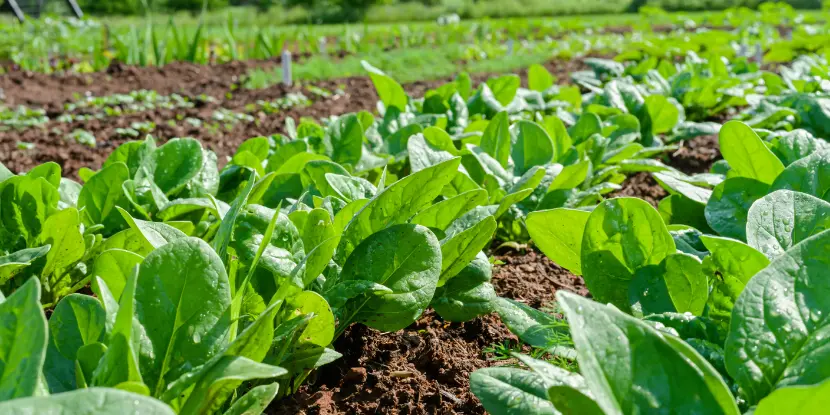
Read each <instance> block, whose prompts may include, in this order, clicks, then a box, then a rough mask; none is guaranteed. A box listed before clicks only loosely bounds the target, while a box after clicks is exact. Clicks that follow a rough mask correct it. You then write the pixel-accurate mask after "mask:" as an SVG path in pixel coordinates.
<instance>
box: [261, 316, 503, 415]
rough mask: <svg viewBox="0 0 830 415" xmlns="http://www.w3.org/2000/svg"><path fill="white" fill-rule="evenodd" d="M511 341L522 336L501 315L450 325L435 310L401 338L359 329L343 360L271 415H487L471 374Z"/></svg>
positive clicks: (349, 338) (342, 345)
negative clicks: (491, 349) (492, 350)
mask: <svg viewBox="0 0 830 415" xmlns="http://www.w3.org/2000/svg"><path fill="white" fill-rule="evenodd" d="M505 340H512V341H516V337H515V336H514V335H513V334H512V333H510V331H508V330H507V327H505V326H504V324H502V323H501V320H500V319H499V317H498V315H496V314H491V315H487V316H484V317H480V318H477V319H475V320H473V321H470V322H467V323H446V322H444V321H442V320H441V319H440V318H439V317H438V316H437V315H436V314H435V313H434V312H432V311H428V312H427V313H425V314H424V316H422V317H421V319H420V320H418V321H417V322H416V323H414V324H413V325H411V326H409V327H407V328H406V329H404V330H400V331H397V332H395V333H381V332H378V331H377V330H374V329H370V328H368V327H366V326H363V325H359V324H355V325H353V326H352V327H350V328H349V329H347V330H346V332H345V333H344V334H343V336H342V337H341V338H340V339H338V341H336V342H335V344H334V348H335V349H336V350H338V351H340V352H341V353H343V357H342V358H341V359H340V360H338V361H336V362H335V363H333V364H330V365H327V366H324V367H323V368H322V369H321V370H320V372H319V373H318V374H317V382H316V383H314V384H310V385H306V386H303V387H302V388H301V390H300V391H299V392H298V393H296V394H294V395H293V396H292V397H291V398H288V399H286V400H283V401H282V402H279V403H277V404H275V405H272V406H273V407H274V408H273V409H274V410H273V412H270V413H273V414H375V413H379V414H436V413H441V414H454V413H458V414H461V413H463V414H483V413H484V410H483V408H482V407H481V405H480V404H479V402H478V399H476V397H475V396H474V395H473V394H472V393H471V392H470V388H469V378H470V374H471V373H472V372H473V371H475V370H476V369H479V368H482V367H488V366H492V365H493V363H494V362H493V361H489V360H487V356H486V355H485V354H484V352H483V351H482V349H484V348H486V347H488V346H490V345H492V344H494V343H497V342H502V341H505Z"/></svg>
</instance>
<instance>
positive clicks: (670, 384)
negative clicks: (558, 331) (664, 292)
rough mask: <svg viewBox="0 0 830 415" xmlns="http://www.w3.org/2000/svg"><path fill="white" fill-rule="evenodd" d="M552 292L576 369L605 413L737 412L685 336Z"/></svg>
mask: <svg viewBox="0 0 830 415" xmlns="http://www.w3.org/2000/svg"><path fill="white" fill-rule="evenodd" d="M556 297H557V300H558V301H559V304H561V305H562V307H563V308H564V310H565V315H566V316H567V318H568V321H569V322H570V327H571V333H572V334H573V340H574V344H575V346H576V350H577V353H578V361H579V366H580V371H581V372H582V375H583V377H584V378H585V382H586V383H587V385H588V387H589V388H590V390H591V392H593V394H594V397H595V398H596V402H597V403H598V404H599V406H600V407H601V408H602V409H603V410H604V411H605V413H607V414H631V413H651V412H657V411H660V410H663V409H665V408H671V410H672V411H675V412H677V413H712V414H735V415H737V414H738V413H739V412H738V407H737V405H736V404H735V400H734V398H733V397H732V395H731V394H730V392H729V388H728V387H727V386H726V383H724V381H723V379H722V378H721V376H720V374H718V373H717V371H715V369H714V368H713V367H712V366H711V365H710V364H709V363H708V362H706V361H705V360H704V359H703V358H702V357H700V355H698V354H697V353H696V352H695V351H694V349H692V348H691V346H689V345H687V344H686V343H685V342H683V341H680V340H679V339H677V338H675V337H673V336H671V335H667V334H664V333H662V332H659V331H657V330H655V329H654V328H652V327H651V326H649V325H648V324H646V323H644V322H642V321H641V320H639V319H637V318H634V317H631V316H628V315H626V314H624V313H622V312H620V311H619V310H617V309H615V308H614V307H612V306H609V305H602V304H599V303H597V302H594V301H591V300H588V299H586V298H583V297H580V296H578V295H575V294H571V293H568V292H564V291H560V292H557V295H556ZM645 391H648V393H643V392H645Z"/></svg>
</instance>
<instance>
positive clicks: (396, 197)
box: [336, 158, 461, 264]
mask: <svg viewBox="0 0 830 415" xmlns="http://www.w3.org/2000/svg"><path fill="white" fill-rule="evenodd" d="M460 163H461V159H460V158H454V159H452V160H447V161H445V162H442V163H440V164H436V165H435V166H432V167H428V168H426V169H424V170H421V171H419V172H417V173H413V174H410V175H409V176H407V177H405V178H403V179H401V180H398V181H397V182H395V183H392V184H391V185H390V186H389V187H387V188H385V189H384V190H383V191H381V192H380V193H378V194H377V196H375V197H374V198H373V199H372V200H370V201H369V203H367V204H366V205H364V206H363V208H362V209H361V210H360V211H359V212H358V213H357V214H356V215H355V216H354V218H353V219H352V220H351V222H349V224H348V225H347V226H346V229H345V230H344V231H343V236H342V237H341V239H340V245H339V246H338V247H337V254H336V258H337V262H338V263H341V264H342V263H344V262H345V261H346V258H348V256H349V254H351V252H352V251H353V250H354V249H355V248H356V247H357V245H358V244H360V243H361V242H362V241H363V240H364V239H366V238H367V237H369V236H370V235H372V234H373V233H375V232H377V231H380V230H381V229H384V228H386V227H388V226H390V225H395V224H400V223H404V222H406V221H408V220H409V219H410V218H411V217H412V216H414V215H415V213H417V212H419V211H420V210H422V209H423V208H424V207H425V206H427V205H429V204H430V203H432V201H433V200H435V198H436V197H437V196H438V195H439V194H440V193H441V190H442V189H443V188H444V186H445V185H446V184H447V183H449V182H450V181H451V180H452V178H453V177H454V176H455V174H456V172H457V171H458V166H459V164H460Z"/></svg>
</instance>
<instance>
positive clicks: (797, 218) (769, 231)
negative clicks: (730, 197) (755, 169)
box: [746, 190, 830, 259]
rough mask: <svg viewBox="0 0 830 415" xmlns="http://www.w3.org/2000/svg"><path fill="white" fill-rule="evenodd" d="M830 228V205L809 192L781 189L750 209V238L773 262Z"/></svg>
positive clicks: (747, 230) (749, 240)
mask: <svg viewBox="0 0 830 415" xmlns="http://www.w3.org/2000/svg"><path fill="white" fill-rule="evenodd" d="M827 229H830V203H828V202H825V201H823V200H821V199H819V198H817V197H814V196H810V195H808V194H806V193H800V192H792V191H789V190H778V191H776V192H773V193H770V194H768V195H767V196H764V197H763V198H761V199H759V200H758V201H757V202H755V203H754V204H753V205H752V207H751V208H749V215H748V217H747V224H746V239H747V242H748V243H749V245H750V246H752V247H753V248H755V249H757V250H759V251H761V252H762V253H763V254H764V255H766V256H767V257H768V258H770V259H774V258H775V257H777V256H779V255H782V254H783V253H784V252H786V251H787V250H788V249H790V248H792V247H793V246H794V245H796V244H797V243H799V242H801V241H803V240H805V239H807V238H809V237H811V236H813V235H816V234H818V233H821V232H822V231H825V230H827Z"/></svg>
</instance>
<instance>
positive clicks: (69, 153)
mask: <svg viewBox="0 0 830 415" xmlns="http://www.w3.org/2000/svg"><path fill="white" fill-rule="evenodd" d="M341 84H342V85H343V86H345V88H344V90H345V91H346V93H345V94H343V95H333V96H331V97H329V98H322V97H318V98H317V99H316V100H315V101H314V102H313V103H312V105H310V106H308V107H294V108H290V109H288V110H285V111H281V112H278V113H274V114H265V113H262V112H260V113H256V114H252V115H253V116H254V117H255V119H254V121H253V122H245V121H240V122H238V123H235V124H227V126H229V127H231V128H230V129H227V128H226V124H223V123H216V122H213V121H212V119H211V116H212V114H213V112H214V111H216V110H218V109H220V108H225V109H228V110H231V111H235V112H245V108H244V107H245V105H247V104H249V103H254V102H256V101H257V100H260V99H262V100H273V99H276V98H280V97H283V96H285V95H286V94H287V93H289V92H303V93H304V94H305V95H306V96H308V97H309V98H312V99H313V98H314V97H313V95H312V94H310V93H309V92H308V91H304V90H303V89H302V87H301V86H299V85H297V86H293V87H291V88H286V87H284V86H282V85H276V86H273V87H270V88H266V89H261V90H244V89H242V90H238V91H235V92H234V93H232V94H230V95H225V93H226V92H227V91H229V89H223V90H222V91H223V92H221V93H219V94H218V95H217V96H215V98H217V101H216V102H209V103H204V104H201V105H200V106H197V107H195V108H188V109H176V110H170V109H161V108H159V109H155V110H150V111H146V112H141V113H136V114H128V115H123V116H120V117H107V118H103V119H92V120H82V121H73V122H70V123H64V122H59V121H56V120H53V121H49V122H48V123H46V124H45V125H44V126H42V127H39V128H29V129H27V130H24V131H13V130H12V131H0V162H2V163H3V164H5V165H6V167H8V168H9V169H11V170H12V171H15V172H21V171H27V170H29V169H31V168H32V167H34V166H36V165H38V164H40V163H44V162H47V161H54V162H56V163H58V164H59V165H61V167H62V169H63V174H64V176H67V177H76V175H77V171H78V169H80V168H81V167H89V168H92V169H98V168H100V166H101V164H102V163H103V162H104V160H106V157H108V156H109V154H110V153H111V152H112V150H113V149H114V148H115V147H117V146H119V145H120V144H122V143H124V142H126V141H129V140H134V139H135V138H132V137H125V136H121V135H119V134H117V133H116V130H117V129H119V128H129V127H130V125H131V124H132V123H133V122H145V121H152V122H154V123H155V124H156V129H155V130H154V131H153V132H152V133H151V134H152V135H153V136H154V137H156V139H157V140H159V141H160V142H164V141H166V140H167V139H170V138H173V137H194V138H198V139H199V140H200V141H202V143H203V145H205V146H206V147H207V148H210V149H211V150H213V151H215V152H216V153H217V154H218V155H219V157H220V160H222V159H224V157H225V156H230V155H232V154H233V153H234V152H235V150H236V148H237V147H238V146H239V144H240V143H242V142H243V141H244V140H246V139H248V138H251V137H256V136H260V135H271V134H275V133H282V132H284V126H285V119H286V118H287V117H293V118H294V119H299V118H300V117H312V118H322V117H326V116H329V115H339V114H344V113H348V112H355V111H359V110H363V109H372V108H374V105H375V102H376V101H377V95H376V94H375V90H374V88H373V87H372V85H371V82H370V81H369V80H368V78H349V79H344V80H339V81H337V82H334V81H329V82H321V83H318V84H317V85H318V86H321V87H323V88H325V89H327V90H334V89H336V88H338V87H339V86H341ZM186 118H197V119H200V120H203V122H202V123H201V125H199V126H194V125H191V124H190V123H188V122H185V121H183V120H184V119H186ZM170 120H172V121H174V124H173V125H169V124H168V121H170ZM76 129H83V130H86V131H88V132H90V133H92V134H93V135H94V136H95V138H96V139H97V146H96V147H94V148H91V147H88V146H86V145H83V144H79V143H76V142H72V141H68V140H67V137H68V136H69V135H70V134H71V133H72V131H74V130H76ZM18 142H26V143H32V144H34V145H35V146H34V148H32V149H30V150H21V149H19V148H17V143H18Z"/></svg>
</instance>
